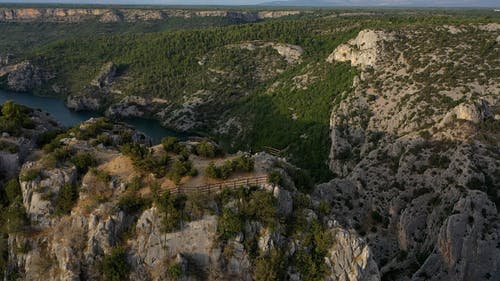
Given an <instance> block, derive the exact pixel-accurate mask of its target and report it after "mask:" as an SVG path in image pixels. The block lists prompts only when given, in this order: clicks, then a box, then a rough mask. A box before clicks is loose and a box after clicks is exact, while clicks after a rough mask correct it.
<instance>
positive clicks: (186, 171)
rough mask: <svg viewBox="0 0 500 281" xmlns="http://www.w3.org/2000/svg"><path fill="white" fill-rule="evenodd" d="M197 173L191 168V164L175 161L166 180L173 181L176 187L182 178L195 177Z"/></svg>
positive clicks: (189, 162)
mask: <svg viewBox="0 0 500 281" xmlns="http://www.w3.org/2000/svg"><path fill="white" fill-rule="evenodd" d="M197 173H198V171H196V169H194V168H193V163H192V162H191V161H181V160H179V159H177V160H175V162H174V164H173V165H172V167H171V168H170V171H169V172H168V175H167V176H168V178H169V179H170V180H171V181H173V182H174V183H175V184H176V185H178V184H180V182H181V180H182V177H184V176H188V175H190V176H193V175H196V174H197Z"/></svg>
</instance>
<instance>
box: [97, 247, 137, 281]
mask: <svg viewBox="0 0 500 281" xmlns="http://www.w3.org/2000/svg"><path fill="white" fill-rule="evenodd" d="M99 269H100V271H101V272H102V277H103V279H102V280H104V281H123V280H127V279H128V275H129V272H130V269H129V265H128V264H127V254H126V252H125V250H124V249H122V248H114V249H112V250H111V253H110V254H109V255H106V256H104V258H103V260H102V261H101V263H100V264H99Z"/></svg>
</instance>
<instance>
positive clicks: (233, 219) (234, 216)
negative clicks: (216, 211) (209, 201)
mask: <svg viewBox="0 0 500 281" xmlns="http://www.w3.org/2000/svg"><path fill="white" fill-rule="evenodd" d="M243 226H244V224H243V220H242V218H241V216H240V215H239V214H238V213H236V212H234V211H233V210H231V209H229V208H224V210H223V211H222V215H221V216H219V217H218V221H217V233H218V234H219V236H220V237H221V238H222V239H226V240H227V239H230V238H232V237H235V236H236V235H237V234H238V233H240V232H241V231H242V229H243Z"/></svg>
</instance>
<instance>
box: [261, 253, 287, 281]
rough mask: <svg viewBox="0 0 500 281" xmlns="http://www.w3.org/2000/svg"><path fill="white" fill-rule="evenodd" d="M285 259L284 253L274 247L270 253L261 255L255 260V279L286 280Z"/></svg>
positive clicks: (265, 280) (262, 280)
mask: <svg viewBox="0 0 500 281" xmlns="http://www.w3.org/2000/svg"><path fill="white" fill-rule="evenodd" d="M285 261H286V259H285V257H284V256H283V253H282V252H281V251H280V250H278V249H275V248H273V249H272V250H271V251H270V253H269V254H265V255H263V256H260V257H259V258H257V260H256V261H255V270H254V272H253V279H254V280H256V281H267V280H284V279H285V273H286V263H285Z"/></svg>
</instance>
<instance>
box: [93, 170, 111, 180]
mask: <svg viewBox="0 0 500 281" xmlns="http://www.w3.org/2000/svg"><path fill="white" fill-rule="evenodd" d="M90 172H91V173H92V174H93V175H94V176H95V177H96V178H97V179H98V180H100V181H101V182H103V183H108V182H109V181H110V180H111V175H110V174H108V173H106V172H104V171H101V170H98V169H96V168H90Z"/></svg>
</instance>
